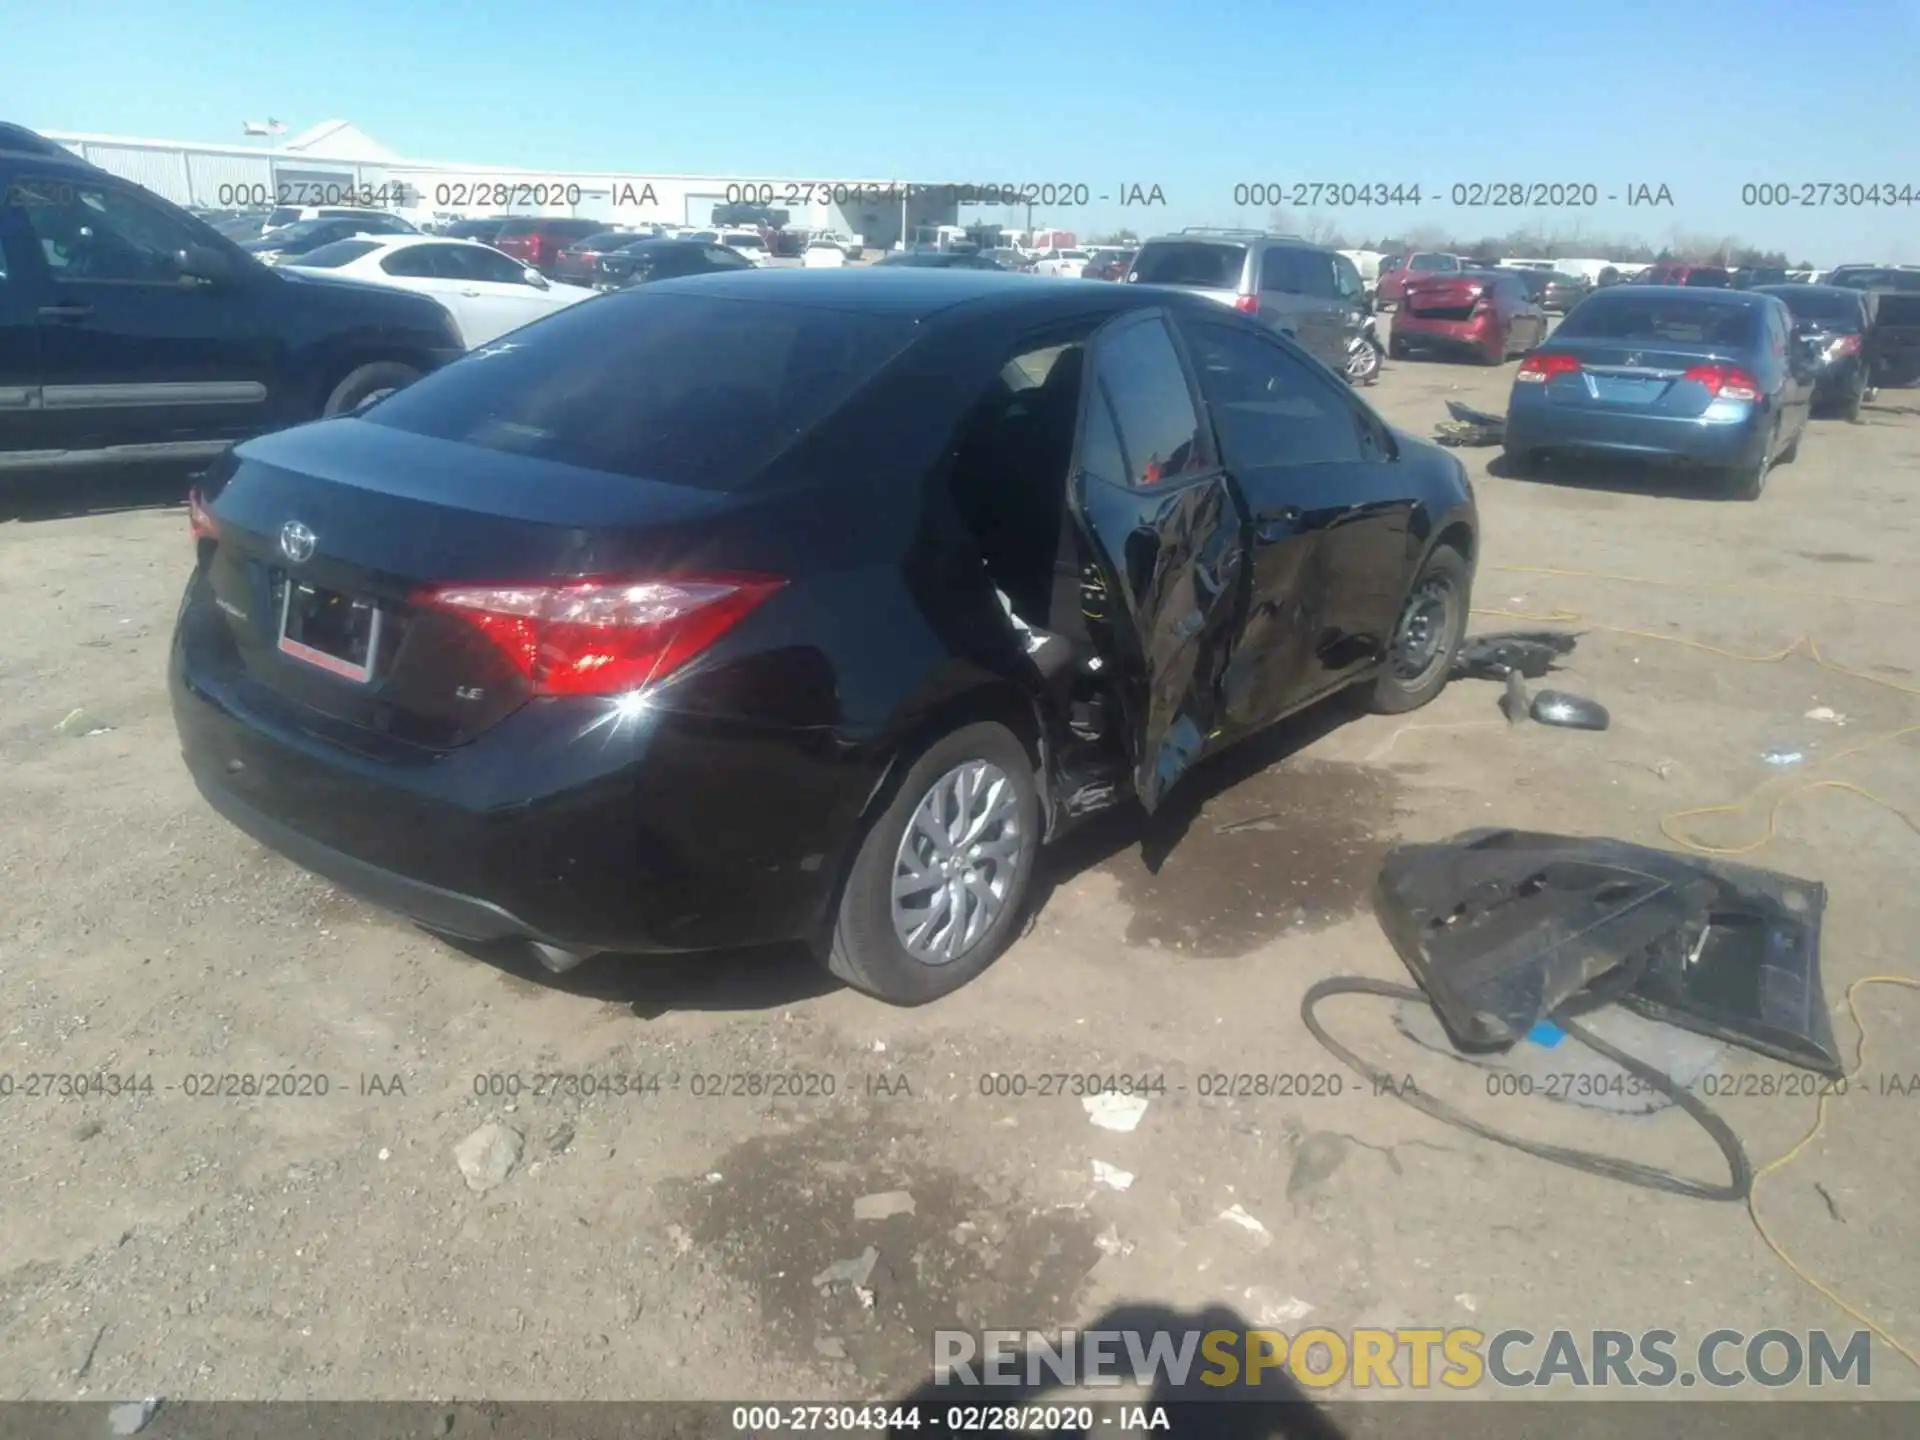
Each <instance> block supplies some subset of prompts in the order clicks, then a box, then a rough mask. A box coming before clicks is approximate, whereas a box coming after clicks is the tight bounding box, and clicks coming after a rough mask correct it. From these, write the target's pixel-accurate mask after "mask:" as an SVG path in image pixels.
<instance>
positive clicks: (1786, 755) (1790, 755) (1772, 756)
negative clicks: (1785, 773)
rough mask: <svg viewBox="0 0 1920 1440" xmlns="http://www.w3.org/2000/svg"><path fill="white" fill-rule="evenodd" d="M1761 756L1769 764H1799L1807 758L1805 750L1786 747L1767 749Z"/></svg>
mask: <svg viewBox="0 0 1920 1440" xmlns="http://www.w3.org/2000/svg"><path fill="white" fill-rule="evenodd" d="M1760 758H1761V759H1762V760H1763V761H1765V762H1766V763H1767V764H1769V765H1798V764H1799V763H1800V762H1801V761H1802V760H1804V759H1806V758H1807V755H1806V752H1805V751H1804V750H1788V749H1786V748H1784V747H1779V748H1775V749H1772V750H1768V751H1766V752H1765V753H1764V754H1762V755H1761V756H1760Z"/></svg>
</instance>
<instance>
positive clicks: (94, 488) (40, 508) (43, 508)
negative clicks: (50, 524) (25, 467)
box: [0, 466, 205, 524]
mask: <svg viewBox="0 0 1920 1440" xmlns="http://www.w3.org/2000/svg"><path fill="white" fill-rule="evenodd" d="M204 469H205V467H204V466H191V467H189V466H180V467H172V466H165V467H152V468H148V467H141V468H139V469H137V470H122V469H113V468H105V469H100V470H75V471H72V472H69V473H65V474H56V475H48V476H39V475H36V476H33V477H32V478H30V479H24V480H23V479H13V480H9V481H8V482H6V484H5V486H4V487H0V524H3V523H5V522H6V521H8V520H20V521H40V520H71V519H75V518H77V517H79V516H82V515H106V514H113V513H116V512H119V511H125V510H164V509H167V508H169V507H171V506H184V505H185V504H186V503H187V490H188V488H189V487H190V486H191V485H192V484H193V481H194V479H195V477H196V476H198V475H200V474H202V473H204Z"/></svg>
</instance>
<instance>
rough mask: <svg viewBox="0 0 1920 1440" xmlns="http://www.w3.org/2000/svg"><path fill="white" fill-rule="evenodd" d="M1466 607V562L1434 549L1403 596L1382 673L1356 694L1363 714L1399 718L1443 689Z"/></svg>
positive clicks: (1469, 590)
mask: <svg viewBox="0 0 1920 1440" xmlns="http://www.w3.org/2000/svg"><path fill="white" fill-rule="evenodd" d="M1435 599H1438V600H1440V601H1441V603H1442V605H1443V609H1442V610H1441V612H1440V613H1438V614H1434V613H1432V610H1431V605H1432V602H1433V601H1434V600H1435ZM1472 603H1473V572H1472V570H1471V569H1470V568H1469V567H1468V565H1467V557H1466V556H1464V555H1462V554H1461V553H1460V552H1459V551H1458V550H1455V549H1454V548H1453V547H1452V546H1451V545H1441V546H1438V547H1437V548H1436V549H1435V550H1434V552H1433V553H1432V554H1431V555H1429V556H1428V557H1427V563H1426V564H1425V565H1423V566H1422V567H1421V569H1420V574H1419V578H1417V579H1416V580H1415V581H1414V582H1413V585H1412V586H1411V588H1410V589H1409V590H1408V592H1407V600H1406V603H1405V605H1404V606H1403V607H1402V608H1401V612H1400V618H1399V620H1398V621H1397V622H1396V623H1395V625H1394V633H1393V639H1392V641H1391V643H1390V644H1389V646H1388V652H1387V662H1386V668H1385V669H1383V670H1382V671H1381V672H1380V673H1379V674H1378V675H1377V676H1375V677H1374V678H1373V679H1372V680H1371V681H1369V682H1368V683H1367V686H1366V689H1365V690H1364V691H1363V692H1362V703H1363V704H1364V705H1365V706H1366V708H1367V709H1369V710H1371V711H1372V712H1373V713H1374V714H1376V715H1404V714H1406V713H1407V712H1408V711H1409V710H1418V709H1419V708H1420V707H1421V706H1422V705H1425V704H1427V703H1428V702H1429V701H1430V700H1432V699H1433V698H1434V696H1436V695H1438V694H1439V693H1440V692H1441V691H1442V690H1444V689H1446V686H1447V674H1448V672H1449V671H1451V670H1452V669H1453V658H1454V656H1455V655H1456V654H1458V653H1459V650H1460V642H1461V641H1462V640H1463V639H1464V638H1465V637H1466V633H1467V612H1468V609H1469V607H1470V606H1471V605H1472ZM1403 662H1404V663H1403Z"/></svg>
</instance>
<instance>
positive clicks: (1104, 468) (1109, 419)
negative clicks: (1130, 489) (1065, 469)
mask: <svg viewBox="0 0 1920 1440" xmlns="http://www.w3.org/2000/svg"><path fill="white" fill-rule="evenodd" d="M1080 468H1081V469H1082V470H1084V471H1086V472H1087V474H1089V475H1091V476H1093V478H1094V479H1096V480H1104V481H1106V482H1107V483H1108V484H1109V485H1125V484H1126V483H1127V457H1126V452H1125V451H1123V450H1122V449H1121V448H1120V430H1119V427H1118V426H1116V425H1115V424H1114V423H1113V406H1112V404H1111V403H1110V402H1109V401H1108V399H1107V389H1106V386H1105V385H1096V386H1094V388H1093V396H1092V398H1091V399H1090V400H1089V401H1088V404H1087V423H1086V427H1085V429H1083V430H1082V431H1081V432H1080Z"/></svg>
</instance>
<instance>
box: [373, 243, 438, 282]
mask: <svg viewBox="0 0 1920 1440" xmlns="http://www.w3.org/2000/svg"><path fill="white" fill-rule="evenodd" d="M449 248H451V247H448V246H445V245H409V246H408V247H407V248H406V249H404V250H396V251H394V252H393V253H392V254H391V255H389V256H387V258H386V259H384V260H382V261H381V262H380V268H381V269H382V270H384V271H385V272H386V273H387V274H389V275H398V276H400V277H402V278H403V279H409V280H429V279H431V280H449V279H453V278H455V276H454V272H452V271H450V270H449V269H448V268H447V266H446V265H445V264H444V263H443V262H442V261H441V258H440V257H441V255H442V254H444V253H445V252H446V250H448V249H449Z"/></svg>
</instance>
